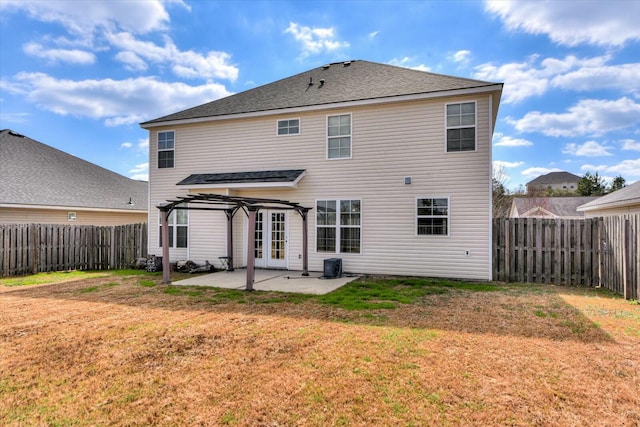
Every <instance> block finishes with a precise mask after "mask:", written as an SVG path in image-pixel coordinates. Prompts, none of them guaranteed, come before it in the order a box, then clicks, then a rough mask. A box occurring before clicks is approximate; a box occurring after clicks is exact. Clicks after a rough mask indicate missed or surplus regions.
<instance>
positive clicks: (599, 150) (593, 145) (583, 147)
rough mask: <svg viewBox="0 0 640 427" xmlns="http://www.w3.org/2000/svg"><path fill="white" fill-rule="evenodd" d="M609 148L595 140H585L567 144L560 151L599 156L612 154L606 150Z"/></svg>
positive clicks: (575, 154)
mask: <svg viewBox="0 0 640 427" xmlns="http://www.w3.org/2000/svg"><path fill="white" fill-rule="evenodd" d="M610 149H611V147H605V146H604V145H602V144H599V143H598V142H596V141H587V142H585V143H584V144H576V143H571V144H567V145H565V146H564V148H563V149H562V152H563V153H565V154H571V155H573V156H584V157H600V156H612V155H613V154H611V153H610V152H609V151H608V150H610Z"/></svg>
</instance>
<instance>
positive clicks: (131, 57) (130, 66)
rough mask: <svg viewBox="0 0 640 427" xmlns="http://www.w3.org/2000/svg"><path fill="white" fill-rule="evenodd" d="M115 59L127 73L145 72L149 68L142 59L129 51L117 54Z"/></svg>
mask: <svg viewBox="0 0 640 427" xmlns="http://www.w3.org/2000/svg"><path fill="white" fill-rule="evenodd" d="M115 58H116V60H118V61H120V62H122V63H123V64H124V66H125V68H126V69H127V70H129V71H146V70H147V68H149V67H148V66H147V63H146V62H145V61H144V60H143V59H142V58H140V57H139V56H138V55H136V54H135V53H133V52H130V51H127V52H118V53H117V54H116V57H115Z"/></svg>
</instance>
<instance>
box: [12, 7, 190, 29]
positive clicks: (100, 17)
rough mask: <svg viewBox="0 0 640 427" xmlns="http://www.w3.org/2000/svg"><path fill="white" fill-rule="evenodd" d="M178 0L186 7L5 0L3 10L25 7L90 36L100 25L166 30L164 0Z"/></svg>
mask: <svg viewBox="0 0 640 427" xmlns="http://www.w3.org/2000/svg"><path fill="white" fill-rule="evenodd" d="M167 3H176V4H179V5H181V6H183V7H185V8H187V9H189V7H188V6H187V5H186V4H185V3H184V2H183V1H181V0H174V1H171V2H164V1H162V0H147V1H85V2H81V3H79V2H76V1H65V0H47V1H23V0H3V1H2V2H1V3H0V4H1V5H2V11H3V12H5V11H6V12H10V11H13V10H22V11H24V12H26V13H27V14H29V16H30V17H31V18H32V19H35V20H37V21H41V22H55V23H58V24H61V25H62V26H63V27H65V29H66V30H67V31H69V32H70V33H73V34H76V35H82V36H86V37H91V35H92V33H93V32H94V31H95V30H97V29H98V28H104V29H122V30H125V31H131V32H133V33H136V34H145V33H149V32H151V31H157V30H163V29H165V28H166V26H167V23H168V22H169V14H168V13H167V11H166V9H165V4H167Z"/></svg>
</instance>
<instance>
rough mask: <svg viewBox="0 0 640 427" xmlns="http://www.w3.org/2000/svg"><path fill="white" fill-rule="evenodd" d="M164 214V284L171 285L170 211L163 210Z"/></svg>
mask: <svg viewBox="0 0 640 427" xmlns="http://www.w3.org/2000/svg"><path fill="white" fill-rule="evenodd" d="M160 212H162V215H161V217H162V283H163V284H165V285H170V284H171V262H170V261H169V215H170V214H171V211H170V210H164V209H161V210H160Z"/></svg>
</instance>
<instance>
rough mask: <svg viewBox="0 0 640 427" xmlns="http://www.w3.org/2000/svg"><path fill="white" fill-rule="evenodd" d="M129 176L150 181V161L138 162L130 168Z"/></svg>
mask: <svg viewBox="0 0 640 427" xmlns="http://www.w3.org/2000/svg"><path fill="white" fill-rule="evenodd" d="M129 173H130V174H133V175H130V176H129V178H131V179H135V180H138V181H149V163H140V164H137V165H136V166H135V167H134V168H133V169H130V170H129Z"/></svg>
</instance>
